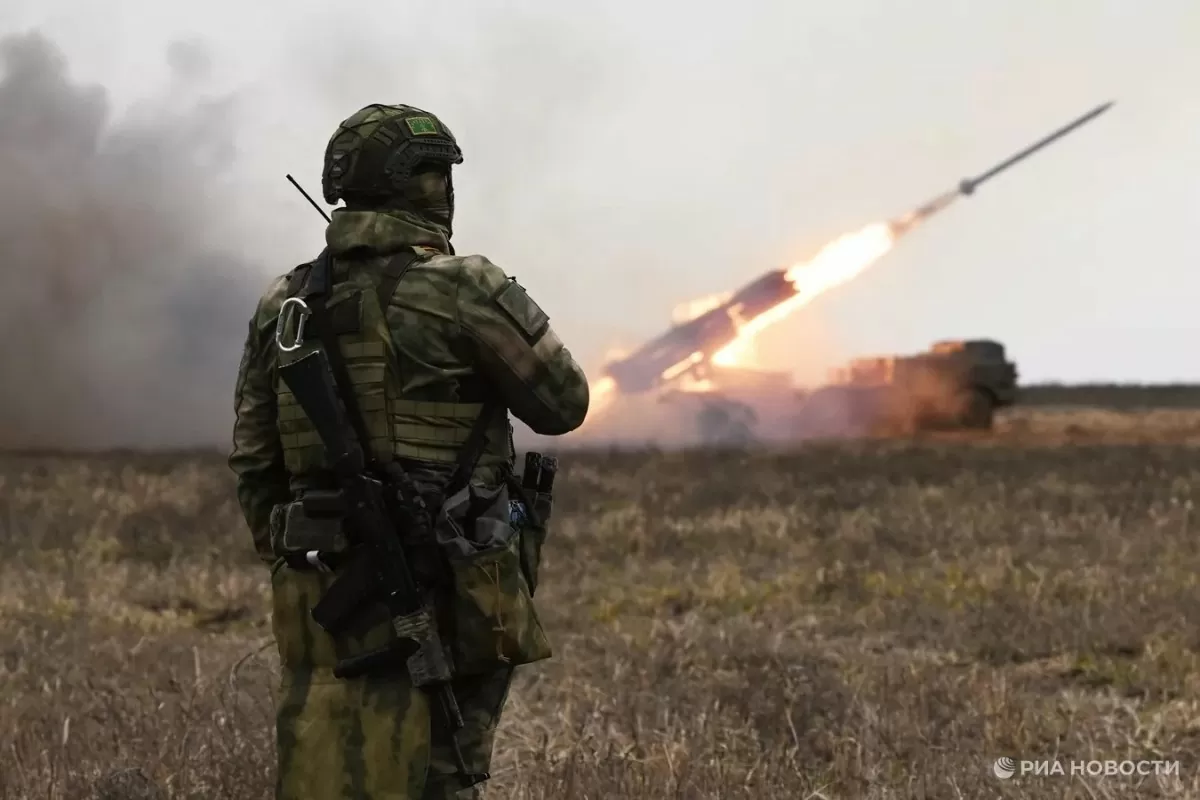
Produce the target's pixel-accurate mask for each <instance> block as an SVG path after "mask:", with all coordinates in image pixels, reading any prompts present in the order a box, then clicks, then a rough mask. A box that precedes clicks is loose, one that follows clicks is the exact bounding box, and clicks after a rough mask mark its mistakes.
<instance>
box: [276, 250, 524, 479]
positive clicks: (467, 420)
mask: <svg viewBox="0 0 1200 800" xmlns="http://www.w3.org/2000/svg"><path fill="white" fill-rule="evenodd" d="M424 258H428V255H426V254H425V253H424V252H423V251H422V250H421V249H420V248H415V247H414V248H410V249H407V250H404V251H402V252H401V253H400V254H398V255H397V256H395V257H393V258H392V259H391V260H390V261H389V262H388V263H387V265H386V266H385V267H384V268H383V271H382V274H381V275H378V276H376V275H375V274H372V271H371V270H368V269H364V268H362V267H361V266H359V265H357V264H347V263H346V262H345V261H343V262H341V263H340V264H339V263H338V262H336V261H335V262H334V263H333V274H332V278H331V280H332V286H331V288H330V292H329V295H328V299H327V300H326V308H327V310H328V318H329V324H330V327H331V328H332V329H333V333H334V334H335V335H336V338H337V342H338V347H339V349H340V350H341V353H342V358H343V359H344V360H345V362H346V371H347V372H348V373H349V376H350V382H351V383H352V384H353V386H354V393H355V395H356V397H357V400H358V405H359V409H360V411H361V413H362V416H363V422H364V424H365V427H366V430H367V432H368V434H369V435H370V437H371V449H372V451H373V452H374V456H375V458H376V459H377V460H378V461H380V463H386V462H388V461H390V460H392V459H393V457H396V458H405V459H417V460H421V461H432V462H439V463H446V464H452V463H453V462H454V461H455V459H456V458H457V457H458V451H459V449H460V448H461V446H462V444H463V443H464V442H465V441H466V440H467V436H468V434H469V433H470V429H471V426H472V425H473V424H474V422H475V420H476V418H477V417H478V416H479V413H480V411H481V410H482V409H483V404H482V403H460V402H436V401H435V402H431V401H428V400H413V399H408V398H405V397H404V396H403V393H402V392H401V388H400V387H401V382H400V376H399V374H398V373H397V368H396V364H397V353H396V348H395V346H394V344H393V342H392V336H391V329H390V328H389V326H388V322H387V307H388V306H389V305H390V304H391V300H392V298H393V296H394V295H395V293H396V289H397V287H398V285H399V283H400V280H401V279H402V278H403V277H404V273H405V272H406V271H407V270H408V268H409V266H411V265H412V264H413V263H414V262H415V261H418V260H421V259H424ZM313 263H315V262H311V263H309V264H304V265H301V266H299V267H297V268H296V269H295V270H293V272H292V274H291V277H290V280H289V283H288V289H287V296H288V297H296V296H301V297H303V296H304V294H305V290H306V288H307V279H308V275H309V273H310V271H311V268H312V265H313ZM319 347H320V343H319V340H318V338H317V337H316V334H315V333H310V332H309V331H308V330H306V331H305V336H304V343H303V345H302V346H301V347H300V348H299V349H297V350H293V351H291V352H284V351H282V350H281V351H279V353H278V356H279V363H280V364H281V365H282V364H287V363H290V362H291V361H294V360H295V359H298V358H300V357H302V356H305V355H307V354H308V353H310V352H312V351H313V350H315V349H317V348H319ZM275 394H276V398H277V402H278V406H277V408H278V414H277V420H278V426H279V436H280V441H281V442H282V445H283V461H284V466H285V467H286V468H287V471H288V473H289V474H290V475H291V476H292V477H293V479H297V478H299V479H303V477H304V476H306V475H309V474H312V473H315V472H323V471H324V470H325V468H326V461H325V451H324V448H323V447H322V445H321V439H320V437H319V436H318V435H317V432H316V430H315V429H314V428H313V425H312V423H311V422H310V421H309V419H308V417H307V416H306V415H305V414H304V410H303V409H302V408H301V407H300V405H299V403H297V402H296V398H295V396H293V395H292V393H291V392H290V391H288V388H287V386H286V385H284V383H283V381H282V379H280V378H279V377H278V376H276V378H275ZM512 458H513V445H512V427H511V425H510V424H509V422H508V415H507V414H497V415H496V418H495V419H494V420H493V422H492V424H491V425H490V426H489V428H488V431H487V445H486V447H485V449H484V452H483V454H482V456H481V457H480V459H479V462H478V468H481V469H482V468H488V467H492V468H494V467H498V466H501V465H507V464H511V462H512Z"/></svg>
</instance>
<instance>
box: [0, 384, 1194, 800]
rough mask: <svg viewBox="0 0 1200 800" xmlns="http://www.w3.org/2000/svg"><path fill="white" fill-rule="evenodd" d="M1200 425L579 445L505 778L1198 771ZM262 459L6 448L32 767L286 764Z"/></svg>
mask: <svg viewBox="0 0 1200 800" xmlns="http://www.w3.org/2000/svg"><path fill="white" fill-rule="evenodd" d="M1198 445H1200V412H1198V411H1189V410H1186V409H1182V408H1178V409H1176V410H1158V411H1144V412H1118V411H1100V410H1090V411H1087V410H1078V409H1076V410H1072V411H1055V410H1053V409H1044V410H1043V409H1018V410H1015V411H1013V412H1011V413H1009V414H1007V415H1006V416H1005V417H1004V419H1003V421H1002V423H1001V427H1000V430H999V431H998V432H997V433H996V434H995V435H993V436H990V437H986V438H982V439H979V438H976V439H961V438H954V437H942V438H938V439H928V440H921V441H911V442H860V443H853V444H840V445H832V444H827V445H809V446H806V447H800V448H796V449H793V450H792V451H789V452H736V451H730V452H675V453H644V452H642V453H635V452H606V453H596V452H592V453H571V454H568V455H566V456H565V457H564V471H563V473H562V474H561V476H560V479H559V480H560V491H559V500H558V506H557V508H556V518H555V526H554V530H553V531H552V538H551V539H550V540H549V542H548V544H547V550H546V553H545V566H544V568H543V576H544V577H543V587H542V588H541V589H540V591H539V593H538V600H539V601H540V603H539V605H540V607H541V610H542V614H543V617H544V622H545V623H546V626H547V628H548V630H549V632H550V635H551V638H552V641H553V643H554V645H555V650H556V657H555V658H554V659H553V660H551V661H549V662H543V663H542V664H539V665H534V666H531V667H527V668H525V669H524V671H523V674H522V675H521V677H520V679H519V683H518V687H517V689H516V690H515V692H514V694H513V696H512V698H511V701H510V705H509V708H508V712H507V714H506V717H505V719H504V722H503V725H502V734H501V738H500V741H499V743H498V746H497V754H496V760H495V770H494V772H495V778H494V779H493V781H491V786H490V790H489V793H488V797H489V798H493V799H494V800H495V799H497V798H513V799H516V798H521V799H523V800H524V799H528V800H533V798H565V799H567V800H571V799H573V798H589V799H595V798H650V799H651V800H654V799H655V798H696V799H697V800H699V799H701V798H704V799H705V800H707V799H709V798H714V799H715V798H739V797H745V798H780V799H781V800H782V799H783V798H788V799H789V800H790V799H792V798H827V799H829V800H832V798H910V797H911V798H920V797H929V798H983V797H1005V798H1033V797H1037V798H1100V797H1105V798H1108V797H1177V798H1200V756H1198V755H1197V753H1198V751H1200V538H1198V536H1197V534H1198V533H1200V524H1198V522H1197V520H1196V519H1195V517H1196V510H1195V508H1194V504H1195V501H1196V498H1197V497H1198V496H1200V450H1198V449H1197V446H1198ZM231 489H232V479H231V476H230V474H229V473H228V471H227V470H226V468H225V466H224V462H223V458H222V457H221V455H219V454H188V455H137V454H125V455H103V456H91V457H80V456H67V455H58V456H56V455H8V456H0V543H2V544H3V559H2V560H0V797H12V798H18V797H20V798H46V799H47V800H54V799H55V798H87V797H98V798H104V799H105V800H132V798H149V797H173V798H256V799H257V798H265V797H269V796H270V793H271V787H272V785H273V777H272V770H273V764H272V760H273V753H272V739H271V727H270V726H271V723H272V712H271V690H272V686H273V684H274V681H275V662H274V655H273V649H272V644H271V639H270V630H269V621H268V618H267V611H266V609H267V599H266V595H265V592H266V581H265V578H266V570H265V568H264V567H262V566H260V565H259V564H258V563H257V562H256V561H255V560H254V559H253V557H252V556H251V555H250V547H249V536H248V534H247V533H246V531H245V530H244V527H243V523H242V521H241V519H240V516H239V514H238V512H237V509H236V506H235V504H234V500H233V497H232V491H231ZM1000 756H1009V757H1013V758H1016V759H1030V760H1032V759H1054V758H1057V759H1060V760H1061V761H1062V762H1063V763H1064V764H1066V762H1069V761H1071V760H1076V759H1099V760H1109V759H1111V760H1123V759H1134V760H1137V759H1160V760H1176V759H1177V760H1179V761H1181V766H1180V770H1179V774H1178V775H1176V776H1169V777H1161V776H1160V777H1158V778H1156V777H1153V776H1150V777H1141V778H1138V777H1121V776H1114V777H1108V778H1103V779H1102V778H1096V777H1074V778H1072V777H1070V776H1041V777H1034V776H1024V777H1022V776H1017V777H1013V778H1010V779H1008V780H1001V779H998V778H997V777H995V776H994V775H993V774H992V770H991V767H992V763H993V761H994V759H996V758H997V757H1000ZM1068 768H1069V765H1068ZM143 778H144V779H143ZM150 781H152V782H153V784H155V785H156V786H157V787H159V788H155V787H154V786H151V785H150V783H149V782H150Z"/></svg>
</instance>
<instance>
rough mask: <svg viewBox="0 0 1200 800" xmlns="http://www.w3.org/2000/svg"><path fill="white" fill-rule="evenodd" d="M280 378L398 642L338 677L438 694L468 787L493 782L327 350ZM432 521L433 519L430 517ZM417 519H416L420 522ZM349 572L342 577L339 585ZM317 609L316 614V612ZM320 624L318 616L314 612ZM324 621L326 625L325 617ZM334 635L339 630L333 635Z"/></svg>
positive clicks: (347, 665)
mask: <svg viewBox="0 0 1200 800" xmlns="http://www.w3.org/2000/svg"><path fill="white" fill-rule="evenodd" d="M279 376H280V378H282V379H283V382H284V383H285V384H287V387H288V389H290V390H291V392H292V394H293V395H295V397H296V401H297V402H298V403H299V404H300V407H301V408H302V409H304V414H305V415H306V416H307V417H308V419H309V420H310V421H311V422H312V424H313V427H314V428H316V430H317V435H318V436H320V438H321V442H322V443H323V444H324V446H325V450H326V453H327V455H328V458H329V465H330V467H331V468H332V470H333V472H334V474H335V475H336V476H337V481H338V484H339V487H340V488H341V491H342V494H343V498H344V501H345V509H346V526H347V529H348V531H349V532H350V534H351V536H352V538H353V539H354V540H355V542H356V543H358V544H359V546H360V547H362V548H364V549H365V552H364V553H363V554H362V555H360V557H358V558H356V559H354V563H355V564H358V565H363V566H362V567H360V569H366V570H367V576H366V577H368V579H369V581H370V584H371V587H370V588H371V591H370V592H369V593H370V594H372V595H374V596H375V597H377V598H378V599H380V600H381V601H382V602H383V604H384V605H385V606H386V607H387V611H388V616H389V618H390V620H391V627H392V630H393V631H395V634H396V635H395V638H394V639H393V640H392V642H390V643H389V644H388V645H385V646H384V647H381V648H379V649H377V650H373V651H370V652H367V653H363V654H361V655H358V656H353V657H351V658H348V659H345V660H343V661H341V662H339V663H338V664H337V666H336V667H335V668H334V675H335V676H337V677H338V678H354V677H357V676H360V675H364V674H366V673H368V672H374V671H376V670H378V669H380V668H389V667H391V668H395V667H401V666H402V667H405V668H406V669H407V670H408V674H409V676H410V677H411V678H412V682H413V685H414V686H416V687H418V688H421V689H425V690H428V691H430V692H431V693H433V694H434V695H435V696H436V698H437V701H438V703H439V705H440V708H441V712H442V714H443V715H444V717H445V721H446V723H447V724H448V726H449V728H450V734H451V742H452V746H453V750H454V757H455V760H456V761H457V767H458V771H459V775H460V776H461V777H462V778H463V780H465V781H466V785H467V786H473V785H475V784H476V783H481V782H483V781H485V780H487V779H488V777H489V776H488V773H486V772H484V773H472V772H469V771H468V770H467V767H466V762H465V761H464V759H463V755H462V750H461V748H460V746H459V743H458V736H457V734H458V731H459V730H461V729H462V727H463V718H462V712H461V711H460V710H459V707H458V700H457V699H456V698H455V696H454V690H453V688H452V687H451V686H450V680H451V678H452V677H453V673H452V671H451V667H450V663H449V661H448V659H447V658H446V651H445V649H444V648H443V646H442V642H441V637H439V636H438V631H437V624H436V620H435V615H434V609H433V607H432V606H431V605H430V604H428V603H426V602H425V599H424V597H423V595H422V593H421V591H420V588H419V587H418V586H417V584H416V581H414V580H413V577H412V572H411V570H410V569H409V565H408V559H407V556H406V554H405V552H404V547H403V546H402V544H401V541H400V538H399V536H398V534H397V532H396V529H395V526H394V523H393V522H392V516H391V514H390V513H389V503H388V501H387V489H388V487H386V486H385V484H384V483H383V482H382V481H380V480H378V479H377V478H375V477H374V476H372V475H370V474H369V473H368V471H367V462H368V458H369V456H368V455H367V453H365V452H364V451H363V449H362V447H361V446H360V445H359V443H358V442H356V441H355V438H354V436H353V435H352V434H351V433H350V431H351V430H352V426H351V423H350V421H349V420H348V419H347V416H346V414H345V412H344V411H343V409H342V406H341V404H340V403H339V402H338V393H337V391H336V389H335V384H334V379H333V373H332V370H331V368H330V364H329V360H328V358H327V357H326V353H325V351H324V350H323V349H318V350H314V351H313V352H311V353H309V354H308V355H306V356H303V357H302V358H299V359H297V360H295V361H293V362H291V363H289V364H286V365H284V366H281V367H280V368H279ZM427 519H428V517H426V520H427ZM414 521H415V520H414ZM347 577H350V576H349V575H343V576H341V578H340V579H339V582H341V581H345V579H346V578H347ZM314 611H315V609H314ZM313 616H314V619H317V616H318V615H317V614H316V613H314V615H313ZM317 622H318V623H319V624H320V623H322V620H321V619H317ZM325 623H326V624H322V627H326V629H327V630H328V629H329V628H328V627H327V625H329V627H333V628H335V629H337V628H339V627H340V621H336V622H331V621H330V620H325ZM331 633H332V631H331Z"/></svg>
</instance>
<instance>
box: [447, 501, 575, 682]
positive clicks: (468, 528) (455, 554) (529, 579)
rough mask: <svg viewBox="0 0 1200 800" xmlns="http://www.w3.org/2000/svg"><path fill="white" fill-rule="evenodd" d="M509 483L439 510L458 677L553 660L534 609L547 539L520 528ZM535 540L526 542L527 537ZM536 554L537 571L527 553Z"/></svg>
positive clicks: (448, 610)
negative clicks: (512, 509)
mask: <svg viewBox="0 0 1200 800" xmlns="http://www.w3.org/2000/svg"><path fill="white" fill-rule="evenodd" d="M510 498H511V495H510V493H509V485H508V484H507V483H503V484H501V485H500V486H499V487H496V488H487V487H481V486H477V485H468V486H467V487H466V488H464V489H461V490H459V491H458V492H456V493H455V494H453V495H452V496H451V497H449V498H448V499H447V500H446V501H445V503H443V504H442V507H441V509H439V511H438V516H437V524H436V534H437V540H438V545H439V547H440V548H441V551H442V554H443V556H444V557H445V560H446V563H447V564H448V567H449V569H448V571H449V573H450V579H451V585H450V587H449V592H448V609H447V612H448V613H447V617H448V621H449V623H450V626H451V629H452V632H453V633H452V635H451V636H449V637H447V639H448V641H449V643H450V646H451V651H452V653H453V656H454V666H455V673H456V674H458V675H478V674H483V673H488V672H493V671H494V670H496V669H498V668H500V667H506V666H517V665H520V664H529V663H532V662H534V661H541V660H542V659H545V658H549V657H550V656H551V649H550V643H549V641H548V640H547V638H546V633H545V631H544V630H543V629H542V624H541V621H540V620H539V619H538V615H537V611H536V610H535V609H534V606H533V586H532V585H533V584H536V562H537V561H538V560H539V558H540V543H541V540H542V539H544V537H545V533H544V529H543V530H542V532H541V534H540V535H538V534H535V533H532V531H530V530H529V529H527V528H525V529H523V528H520V527H514V525H513V524H512V521H511V512H510ZM527 532H529V533H530V534H531V539H532V541H531V543H529V544H527V543H526V539H525V537H526V533H527ZM530 549H532V550H533V551H535V553H536V556H537V557H535V558H534V564H535V567H534V569H535V572H534V574H532V575H531V574H530V573H529V571H528V561H529V558H528V556H527V555H526V553H527V551H528V550H530Z"/></svg>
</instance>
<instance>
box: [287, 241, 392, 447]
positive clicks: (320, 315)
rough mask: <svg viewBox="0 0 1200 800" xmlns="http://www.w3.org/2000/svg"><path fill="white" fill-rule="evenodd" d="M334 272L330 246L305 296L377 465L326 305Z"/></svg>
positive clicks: (343, 394) (359, 432) (357, 432)
mask: <svg viewBox="0 0 1200 800" xmlns="http://www.w3.org/2000/svg"><path fill="white" fill-rule="evenodd" d="M332 272H333V258H332V257H331V256H330V255H329V248H326V249H324V250H322V251H321V255H319V256H317V260H316V261H314V262H313V266H312V269H311V270H309V273H308V286H307V290H306V292H305V298H304V299H305V300H306V301H307V302H308V307H309V309H311V311H312V321H313V327H315V328H316V329H317V337H318V338H319V339H320V340H321V349H323V350H324V351H325V357H326V359H328V361H329V368H330V370H331V371H332V372H333V380H334V383H336V384H337V390H338V394H339V395H341V398H342V403H343V404H344V405H345V406H346V416H347V417H348V418H349V419H350V424H351V425H352V426H353V427H354V434H355V435H356V436H357V437H358V443H359V445H360V446H361V447H362V450H363V457H364V458H365V459H366V461H367V463H368V464H370V465H372V466H377V464H376V459H375V451H374V449H373V448H372V447H371V435H370V434H369V433H368V432H367V426H366V423H364V422H363V415H362V413H361V411H360V410H359V407H358V396H357V395H355V394H354V386H353V384H351V383H350V373H349V372H347V370H346V360H345V359H344V358H342V349H341V348H340V347H338V343H337V337H336V336H334V334H333V327H332V326H331V325H330V324H329V313H328V312H327V310H326V308H325V300H326V298H327V297H328V295H329V289H330V286H331V285H332V284H331V282H332V279H333V276H332Z"/></svg>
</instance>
